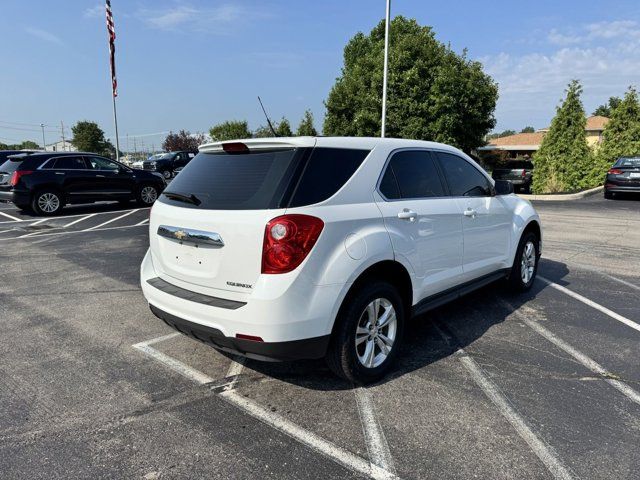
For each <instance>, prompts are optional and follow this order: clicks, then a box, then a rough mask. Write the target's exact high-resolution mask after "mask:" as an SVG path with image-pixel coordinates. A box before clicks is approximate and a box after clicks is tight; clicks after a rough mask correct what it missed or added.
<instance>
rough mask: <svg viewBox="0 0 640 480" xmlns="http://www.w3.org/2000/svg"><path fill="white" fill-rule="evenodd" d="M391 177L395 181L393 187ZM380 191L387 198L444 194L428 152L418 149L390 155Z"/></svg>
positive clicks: (438, 175) (425, 196)
mask: <svg viewBox="0 0 640 480" xmlns="http://www.w3.org/2000/svg"><path fill="white" fill-rule="evenodd" d="M389 171H391V172H389ZM390 173H391V174H390ZM393 178H395V181H396V182H397V185H396V186H395V187H394V186H393V182H392V179H393ZM380 191H381V192H382V193H383V194H384V196H385V197H387V198H389V199H393V198H429V197H443V196H444V195H445V192H444V188H443V187H442V182H441V181H440V174H439V173H438V169H437V167H436V165H435V162H434V161H433V159H432V157H431V155H430V154H429V152H426V151H420V150H414V151H411V150H407V151H403V152H398V153H396V154H395V155H393V157H391V161H390V162H389V165H388V166H387V172H385V175H384V177H383V178H382V183H381V184H380ZM398 193H399V196H398ZM390 195H391V196H390ZM394 195H395V196H394Z"/></svg>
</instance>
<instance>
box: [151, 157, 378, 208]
mask: <svg viewBox="0 0 640 480" xmlns="http://www.w3.org/2000/svg"><path fill="white" fill-rule="evenodd" d="M368 153H369V151H365V150H347V149H339V148H315V149H311V148H297V149H283V150H268V151H258V152H255V153H254V152H251V153H242V154H237V153H232V154H230V153H223V152H215V153H199V154H198V155H196V157H195V158H194V159H193V160H191V162H189V164H188V165H187V166H186V167H184V169H183V170H182V171H181V172H180V175H178V176H177V177H176V178H175V179H174V180H173V181H172V182H171V183H170V184H169V186H167V189H166V191H165V194H166V195H162V196H161V197H160V201H161V202H163V203H168V204H171V205H176V206H181V207H188V208H201V209H210V210H262V209H270V208H286V207H299V206H303V205H311V204H314V203H318V202H321V201H324V200H326V199H327V198H329V197H331V196H333V195H334V194H335V193H336V192H337V191H338V190H339V189H340V187H342V185H344V183H345V182H346V181H347V180H349V178H351V176H352V175H353V174H354V172H355V171H356V170H357V168H358V167H359V166H360V164H361V163H362V161H363V160H364V159H365V157H366V156H367V154H368ZM171 194H175V195H174V196H172V195H171ZM178 195H179V196H182V197H187V198H192V197H191V196H192V195H194V196H195V198H196V200H195V202H193V201H191V202H189V201H183V200H178V199H176V197H177V196H178Z"/></svg>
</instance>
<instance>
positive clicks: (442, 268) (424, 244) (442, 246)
mask: <svg viewBox="0 0 640 480" xmlns="http://www.w3.org/2000/svg"><path fill="white" fill-rule="evenodd" d="M378 193H379V195H380V198H378V196H376V198H377V200H378V201H377V204H378V207H379V208H380V210H381V211H382V214H383V217H384V222H385V226H386V228H387V230H388V231H389V234H390V236H391V243H392V245H393V250H394V254H395V256H396V257H402V258H403V259H404V260H405V263H409V264H410V265H411V267H412V268H413V271H414V275H415V277H416V278H415V279H414V280H415V281H414V284H415V285H416V288H417V289H418V291H417V292H416V294H417V298H416V299H415V300H416V301H420V300H421V299H423V298H426V297H428V296H431V295H433V294H435V293H439V292H441V291H443V290H446V289H447V288H450V287H452V286H454V285H455V284H456V283H457V281H458V279H459V277H460V275H461V274H462V246H463V243H462V242H463V239H462V213H461V211H460V209H459V207H458V205H457V203H456V202H452V201H451V199H450V198H447V196H446V192H445V189H444V184H443V180H442V178H441V175H440V173H439V171H438V168H437V167H436V164H435V161H434V159H433V158H432V156H431V155H430V153H429V151H427V150H400V151H398V152H395V153H394V154H392V157H391V159H390V160H389V162H388V164H387V167H386V170H385V172H384V174H383V177H382V180H381V182H380V185H379V188H378Z"/></svg>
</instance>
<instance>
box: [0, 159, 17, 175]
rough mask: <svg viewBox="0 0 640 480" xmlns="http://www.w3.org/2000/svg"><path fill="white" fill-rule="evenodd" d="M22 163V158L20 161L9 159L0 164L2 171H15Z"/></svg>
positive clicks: (0, 170)
mask: <svg viewBox="0 0 640 480" xmlns="http://www.w3.org/2000/svg"><path fill="white" fill-rule="evenodd" d="M21 163H22V159H20V160H19V161H18V160H7V161H6V162H4V163H3V164H2V165H0V172H4V173H13V172H15V171H16V170H17V169H18V167H19V166H20V164H21Z"/></svg>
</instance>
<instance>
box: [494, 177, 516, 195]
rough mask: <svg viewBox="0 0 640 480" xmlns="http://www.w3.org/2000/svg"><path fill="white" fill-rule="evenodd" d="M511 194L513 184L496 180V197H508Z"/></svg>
mask: <svg viewBox="0 0 640 480" xmlns="http://www.w3.org/2000/svg"><path fill="white" fill-rule="evenodd" d="M512 193H513V183H511V182H509V181H507V180H496V195H510V194H512Z"/></svg>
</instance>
